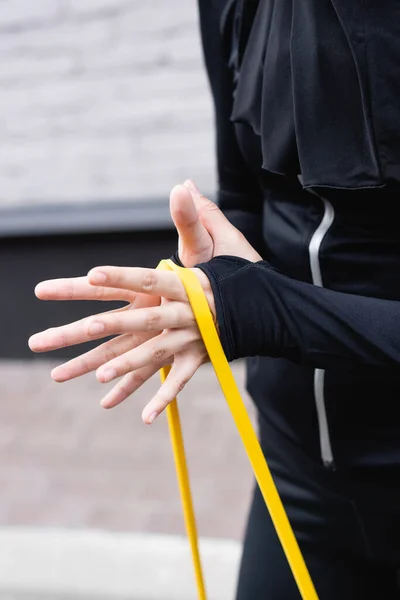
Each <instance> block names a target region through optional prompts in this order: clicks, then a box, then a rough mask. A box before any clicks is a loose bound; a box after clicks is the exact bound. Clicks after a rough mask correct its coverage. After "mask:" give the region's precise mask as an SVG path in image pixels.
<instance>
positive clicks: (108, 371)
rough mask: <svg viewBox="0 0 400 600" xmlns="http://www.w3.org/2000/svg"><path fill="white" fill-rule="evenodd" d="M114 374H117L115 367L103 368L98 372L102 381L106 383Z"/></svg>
mask: <svg viewBox="0 0 400 600" xmlns="http://www.w3.org/2000/svg"><path fill="white" fill-rule="evenodd" d="M116 376H117V371H116V370H115V369H105V370H104V371H102V373H101V374H100V377H101V379H102V381H104V383H107V382H108V381H111V380H112V379H115V378H116Z"/></svg>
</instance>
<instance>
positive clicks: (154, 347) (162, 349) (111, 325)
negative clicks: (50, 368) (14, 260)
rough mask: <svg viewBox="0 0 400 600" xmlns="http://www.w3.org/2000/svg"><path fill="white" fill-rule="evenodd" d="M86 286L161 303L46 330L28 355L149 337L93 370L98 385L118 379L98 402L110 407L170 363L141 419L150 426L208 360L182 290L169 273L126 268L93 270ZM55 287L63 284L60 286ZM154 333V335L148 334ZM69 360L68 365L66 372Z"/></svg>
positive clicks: (199, 274)
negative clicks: (88, 343) (113, 337)
mask: <svg viewBox="0 0 400 600" xmlns="http://www.w3.org/2000/svg"><path fill="white" fill-rule="evenodd" d="M192 270H193V271H194V272H195V273H196V276H197V277H198V279H199V281H200V283H201V285H202V288H203V291H204V293H205V295H206V298H207V301H208V304H209V307H210V309H211V312H212V314H213V317H214V318H215V304H214V297H213V293H212V290H211V285H210V282H209V280H208V278H207V277H206V275H205V274H204V273H203V272H202V271H201V270H200V269H192ZM88 282H89V283H90V284H91V285H93V286H100V287H102V288H112V289H113V290H114V291H115V290H121V297H120V298H117V297H115V298H114V299H116V300H117V299H121V300H125V299H126V295H127V291H129V292H133V293H141V294H147V295H151V296H154V297H161V298H162V300H161V304H160V305H158V306H151V307H147V308H137V309H133V310H124V309H122V310H117V311H110V312H108V313H100V314H97V315H93V316H90V317H87V318H85V319H82V320H80V321H76V322H75V323H70V324H68V325H64V326H61V327H57V328H51V329H48V330H46V331H43V332H41V333H37V334H35V335H33V336H32V337H31V338H30V340H29V345H30V348H31V350H33V351H34V352H44V351H49V350H55V349H56V348H60V347H62V346H65V345H72V344H74V343H79V342H81V341H82V340H87V339H101V338H104V337H107V336H110V335H120V336H121V339H122V337H123V335H126V334H127V333H128V334H132V335H135V334H139V336H138V339H140V334H143V333H147V334H150V335H148V336H147V338H148V339H147V340H146V341H144V342H142V343H140V344H139V345H137V346H136V347H134V348H133V349H130V350H128V351H126V352H124V353H122V354H121V355H117V356H116V357H115V358H112V359H111V360H108V362H105V363H104V364H102V365H101V366H100V367H99V368H98V369H97V371H96V376H97V379H98V380H99V381H100V382H102V383H106V382H109V381H113V380H114V379H116V378H117V377H121V376H124V377H123V378H122V380H121V381H119V382H118V383H117V384H116V385H115V386H114V388H113V389H112V390H111V391H110V392H109V393H108V394H107V395H106V396H105V397H104V398H103V400H102V405H103V406H104V407H105V408H111V407H113V406H116V405H117V404H119V403H120V402H122V401H123V400H125V399H126V398H127V397H128V396H129V395H130V394H131V393H132V392H133V391H135V390H136V389H138V388H139V387H140V385H142V384H143V383H144V382H145V381H147V380H148V379H149V378H150V377H151V376H152V375H153V374H154V373H155V372H156V371H157V370H159V369H160V368H161V367H162V366H165V365H168V364H171V365H172V367H171V370H170V373H169V375H168V377H167V379H166V380H165V382H164V383H163V384H162V385H161V387H160V389H159V390H158V392H157V394H156V395H155V396H154V398H153V399H152V400H151V401H150V402H149V403H148V404H147V406H146V407H145V408H144V410H143V413H142V418H143V421H144V422H145V423H149V424H150V423H152V422H153V421H154V419H155V418H156V417H157V416H158V415H159V414H160V413H161V412H162V411H163V410H164V409H165V408H166V407H167V406H168V404H169V403H170V402H172V400H173V399H174V398H175V396H176V395H177V394H178V393H179V392H180V391H181V390H182V389H183V388H184V386H185V385H186V383H187V382H188V381H189V380H190V379H191V378H192V377H193V375H194V374H195V372H196V371H197V369H198V368H199V367H200V365H201V364H203V363H204V362H206V361H207V360H208V355H207V351H206V349H205V346H204V344H203V341H202V338H201V335H200V332H199V329H198V327H197V324H196V320H195V318H194V315H193V312H192V309H191V306H190V304H189V301H188V298H187V295H186V291H185V288H184V286H183V284H182V282H181V280H180V279H179V277H178V276H177V275H176V274H175V273H173V272H171V271H163V270H155V269H142V268H129V267H111V266H107V267H96V268H95V269H92V270H91V271H90V272H89V274H88ZM54 284H55V285H57V284H56V283H55V282H53V289H52V293H53V294H54V292H56V290H54ZM41 285H46V284H45V283H44V284H41ZM60 285H65V282H63V283H60ZM114 291H113V294H114ZM117 294H118V292H117ZM155 332H158V334H157V335H155V336H154V333H155ZM150 336H151V337H150ZM75 340H76V341H75ZM66 341H67V343H66ZM92 352H93V351H92ZM82 359H83V360H84V357H80V360H82ZM75 360H76V359H74V361H75ZM74 361H71V369H72V370H73V364H74ZM63 370H64V372H63V378H62V379H63V381H65V380H67V379H69V378H71V377H72V376H73V375H72V374H71V377H69V376H68V363H67V364H66V365H64V366H63ZM71 373H72V371H71Z"/></svg>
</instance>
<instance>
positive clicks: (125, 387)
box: [100, 365, 160, 408]
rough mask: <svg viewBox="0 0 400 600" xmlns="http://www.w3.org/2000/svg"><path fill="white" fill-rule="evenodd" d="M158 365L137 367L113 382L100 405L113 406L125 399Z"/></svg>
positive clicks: (150, 375) (148, 377) (157, 368)
mask: <svg viewBox="0 0 400 600" xmlns="http://www.w3.org/2000/svg"><path fill="white" fill-rule="evenodd" d="M159 368H160V366H157V365H149V366H147V367H144V368H143V369H138V370H137V371H133V373H128V374H127V375H125V377H123V378H122V379H121V381H119V382H118V383H116V384H115V386H114V387H113V388H112V390H111V391H110V392H108V394H107V395H106V396H104V398H103V399H102V401H101V403H100V404H101V406H103V408H114V406H117V405H118V404H121V402H123V401H124V400H126V399H127V398H128V397H129V396H130V395H131V394H133V393H134V392H136V390H138V389H139V388H140V386H142V385H143V384H144V383H146V381H147V380H148V379H150V377H152V376H153V375H154V374H155V373H156V372H157V371H158V370H159Z"/></svg>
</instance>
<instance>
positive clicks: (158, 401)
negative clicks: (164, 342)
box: [142, 353, 204, 425]
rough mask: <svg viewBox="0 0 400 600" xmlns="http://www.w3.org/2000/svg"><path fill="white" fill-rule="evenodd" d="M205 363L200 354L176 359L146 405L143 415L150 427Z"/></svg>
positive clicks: (144, 420)
mask: <svg viewBox="0 0 400 600" xmlns="http://www.w3.org/2000/svg"><path fill="white" fill-rule="evenodd" d="M203 362H204V356H203V355H201V354H200V353H198V354H195V355H192V356H185V357H183V356H181V357H180V359H179V357H178V356H176V357H175V360H174V364H173V365H172V367H171V370H170V372H169V374H168V377H167V379H166V380H165V381H164V383H163V384H162V386H161V387H160V389H159V390H158V392H157V394H156V395H155V396H154V398H153V399H152V400H150V402H149V403H148V404H147V405H146V407H145V408H144V410H143V413H142V419H143V422H144V423H147V424H148V425H150V424H151V423H153V422H154V420H155V419H156V418H157V417H158V415H159V414H160V413H162V412H163V410H165V409H166V408H167V406H168V404H170V403H171V402H172V401H173V400H174V398H176V396H177V395H178V394H179V393H180V392H181V391H182V390H183V388H184V387H185V385H186V384H187V383H188V381H190V379H191V378H192V377H193V375H194V374H195V373H196V371H197V369H198V368H199V367H200V365H201V364H202V363H203Z"/></svg>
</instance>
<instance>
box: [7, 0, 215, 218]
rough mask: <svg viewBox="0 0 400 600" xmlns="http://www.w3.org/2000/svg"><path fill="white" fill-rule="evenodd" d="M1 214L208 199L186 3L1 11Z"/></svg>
mask: <svg viewBox="0 0 400 600" xmlns="http://www.w3.org/2000/svg"><path fill="white" fill-rule="evenodd" d="M0 88H1V93H0V139H1V146H0V204H1V205H3V206H4V205H9V204H18V203H22V204H26V203H35V202H38V203H42V202H66V201H67V202H68V201H73V202H75V201H80V200H86V201H87V200H106V201H107V200H113V199H115V198H126V199H136V198H137V199H139V198H140V199H143V198H154V197H158V198H160V197H163V196H167V194H168V191H169V189H170V188H171V186H173V185H174V184H175V183H177V182H179V181H181V180H183V179H184V178H186V177H188V176H190V177H193V178H195V179H196V181H198V183H199V185H200V186H201V188H202V189H203V190H204V191H206V192H209V191H212V190H213V188H214V183H215V180H214V177H215V174H214V152H213V134H212V109H211V100H210V95H209V90H208V84H207V81H206V76H205V72H204V68H203V63H202V56H201V48H200V41H199V32H198V10H197V2H196V1H195V0H35V1H34V2H28V1H26V0H0Z"/></svg>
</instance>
